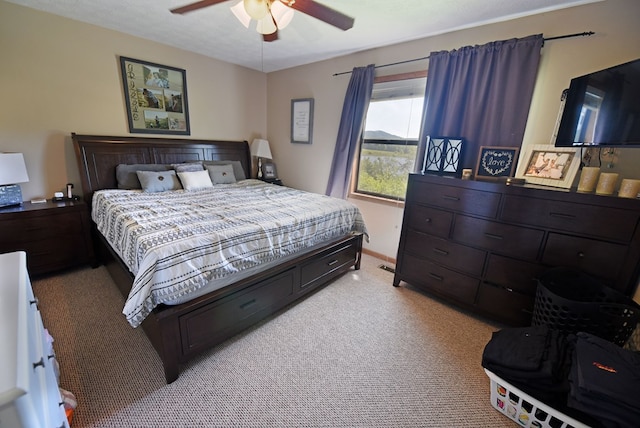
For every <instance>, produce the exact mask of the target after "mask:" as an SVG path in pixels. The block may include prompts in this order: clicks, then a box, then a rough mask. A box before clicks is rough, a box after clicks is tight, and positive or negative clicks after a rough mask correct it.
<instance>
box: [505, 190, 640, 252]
mask: <svg viewBox="0 0 640 428" xmlns="http://www.w3.org/2000/svg"><path fill="white" fill-rule="evenodd" d="M639 217H640V214H639V213H638V212H637V211H636V212H634V211H628V210H623V209H618V208H609V207H602V206H594V205H586V204H575V203H571V202H559V201H555V200H553V201H552V200H544V199H531V198H524V197H521V196H512V195H506V196H505V199H504V207H503V210H502V213H501V215H500V218H501V219H502V220H504V221H508V222H514V223H519V224H530V225H534V226H541V227H545V228H552V229H558V230H562V231H567V232H576V233H579V234H584V235H590V236H597V237H602V238H607V239H614V240H619V241H624V242H628V241H629V240H630V239H631V237H632V236H633V232H634V231H635V228H636V225H637V224H638V220H639Z"/></svg>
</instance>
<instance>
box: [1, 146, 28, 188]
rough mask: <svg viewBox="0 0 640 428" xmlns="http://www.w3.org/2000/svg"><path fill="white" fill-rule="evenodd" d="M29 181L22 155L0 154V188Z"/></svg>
mask: <svg viewBox="0 0 640 428" xmlns="http://www.w3.org/2000/svg"><path fill="white" fill-rule="evenodd" d="M27 181H29V176H28V175H27V167H26V165H25V164H24V157H23V156H22V153H0V186H4V185H6V184H17V183H26V182H27Z"/></svg>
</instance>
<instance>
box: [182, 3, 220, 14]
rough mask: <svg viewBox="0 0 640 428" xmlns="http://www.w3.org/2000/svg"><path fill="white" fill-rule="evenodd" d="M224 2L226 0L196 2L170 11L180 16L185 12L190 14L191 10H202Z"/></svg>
mask: <svg viewBox="0 0 640 428" xmlns="http://www.w3.org/2000/svg"><path fill="white" fill-rule="evenodd" d="M225 1H227V0H201V1H197V2H195V3H190V4H187V5H185V6H181V7H176V8H175V9H171V13H179V14H182V13H186V12H191V11H193V10H198V9H202V8H203V7H207V6H213V5H214V4H218V3H222V2H225Z"/></svg>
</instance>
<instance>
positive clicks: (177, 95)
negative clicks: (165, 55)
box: [120, 57, 191, 135]
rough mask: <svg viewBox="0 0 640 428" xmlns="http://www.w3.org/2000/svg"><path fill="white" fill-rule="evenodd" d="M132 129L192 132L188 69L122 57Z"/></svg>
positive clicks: (170, 132) (150, 131) (128, 115)
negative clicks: (188, 97)
mask: <svg viewBox="0 0 640 428" xmlns="http://www.w3.org/2000/svg"><path fill="white" fill-rule="evenodd" d="M120 68H121V72H122V83H123V88H124V97H125V102H126V105H127V118H128V121H129V132H131V133H146V134H179V135H189V134H190V133H191V129H190V127H189V106H188V103H187V77H186V72H185V70H182V69H180V68H175V67H170V66H167V65H161V64H156V63H153V62H147V61H141V60H137V59H133V58H127V57H120Z"/></svg>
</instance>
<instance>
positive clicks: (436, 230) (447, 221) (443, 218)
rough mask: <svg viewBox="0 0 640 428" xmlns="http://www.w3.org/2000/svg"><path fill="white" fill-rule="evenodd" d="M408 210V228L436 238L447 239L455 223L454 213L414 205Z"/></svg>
mask: <svg viewBox="0 0 640 428" xmlns="http://www.w3.org/2000/svg"><path fill="white" fill-rule="evenodd" d="M407 209H408V217H407V218H408V221H409V224H408V227H409V228H410V229H415V230H419V231H420V232H425V233H429V234H431V235H435V236H442V237H447V236H449V231H450V230H451V224H452V223H453V213H451V212H447V211H442V210H438V209H435V208H429V207H425V206H423V205H414V206H412V207H410V208H407Z"/></svg>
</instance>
